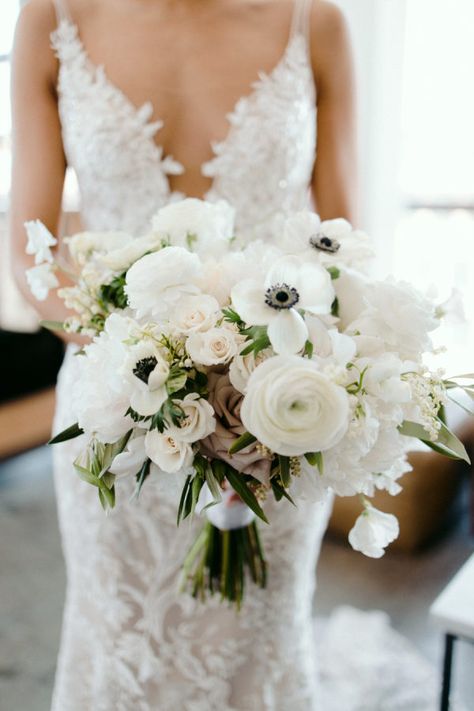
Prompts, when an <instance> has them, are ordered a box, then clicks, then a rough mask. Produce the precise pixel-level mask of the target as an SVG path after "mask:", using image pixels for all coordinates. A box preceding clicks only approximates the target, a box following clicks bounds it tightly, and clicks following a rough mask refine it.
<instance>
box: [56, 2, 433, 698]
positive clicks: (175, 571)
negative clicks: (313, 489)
mask: <svg viewBox="0 0 474 711" xmlns="http://www.w3.org/2000/svg"><path fill="white" fill-rule="evenodd" d="M310 2H311V0H296V2H295V7H294V13H293V21H292V27H291V31H290V36H289V41H288V45H287V47H286V49H285V51H284V54H283V56H282V58H281V59H280V61H279V62H278V64H277V65H276V66H275V68H274V69H273V71H272V72H270V73H269V74H263V73H261V74H260V76H259V79H258V81H257V82H255V84H254V85H253V86H252V88H251V92H250V93H249V95H248V96H245V97H243V98H241V99H239V101H238V102H237V104H236V106H235V108H234V109H233V111H232V112H231V113H230V114H229V115H228V117H227V118H228V122H229V132H228V135H227V137H226V138H225V140H223V141H222V142H220V143H217V144H214V145H213V146H212V149H213V158H212V160H210V161H208V162H207V163H205V164H204V165H203V166H202V172H203V174H204V175H206V176H208V177H210V178H212V186H211V188H210V190H209V191H208V193H207V195H206V199H209V200H217V199H220V198H225V199H227V200H229V201H230V202H231V203H232V204H233V205H234V206H235V207H236V209H237V228H238V229H237V231H238V232H239V231H241V232H245V229H246V228H248V227H249V226H250V225H254V224H256V223H258V222H259V221H261V220H264V219H265V217H267V216H270V215H271V214H272V213H274V212H275V211H277V210H297V209H302V208H304V207H308V206H309V204H310V203H309V190H308V185H309V183H310V179H311V174H312V170H313V165H314V160H315V149H316V91H315V85H314V81H313V75H312V71H311V65H310V59H309V44H308V12H309V8H310ZM63 3H64V0H62V1H61V0H57V2H56V5H57V12H58V26H57V28H56V30H55V31H54V32H53V34H52V37H51V41H52V46H53V48H54V50H55V52H56V54H57V56H58V59H59V77H58V102H59V112H60V118H61V124H62V132H63V141H64V148H65V152H66V155H67V160H68V164H69V165H70V166H72V167H73V169H74V170H75V173H76V175H77V179H78V184H79V188H80V193H81V203H82V207H81V216H82V221H83V223H84V225H85V227H86V228H87V229H91V230H110V229H124V230H127V231H131V232H132V233H134V234H136V235H139V234H140V233H142V232H144V231H146V230H147V228H148V226H149V221H150V218H151V216H152V214H153V213H154V212H155V211H156V209H157V208H158V207H160V206H162V205H165V204H166V203H168V202H170V201H172V200H176V199H179V197H180V195H179V194H177V193H173V192H172V191H171V190H170V187H169V182H168V176H169V175H174V174H178V173H180V172H182V171H183V167H182V166H181V165H180V164H179V163H178V162H177V161H176V160H174V159H173V158H172V157H171V156H166V155H164V153H163V149H162V148H161V147H160V145H159V144H158V143H157V142H156V138H155V135H156V134H158V132H159V129H160V128H161V126H162V122H161V121H151V116H152V114H153V107H152V106H151V104H150V103H145V104H144V105H143V106H141V107H139V108H136V107H135V106H134V105H133V104H132V103H131V101H130V100H129V99H128V98H127V97H126V96H125V95H124V93H123V92H122V91H120V90H119V89H118V88H117V87H116V86H115V85H113V84H112V83H111V82H110V81H109V79H108V78H107V75H106V73H105V71H104V68H103V67H101V66H95V65H93V64H92V62H91V61H90V59H89V58H88V55H87V53H86V50H85V48H84V46H83V44H82V42H81V39H80V36H79V33H78V28H77V26H76V25H75V24H74V22H73V21H72V19H71V17H70V16H69V14H68V11H67V8H66V7H65V6H64V4H63ZM158 135H159V134H158ZM75 379H76V375H75V356H74V349H73V348H71V347H70V348H69V349H68V352H67V355H66V358H65V362H64V365H63V367H62V370H61V373H60V377H59V382H58V391H57V413H56V420H55V429H56V431H58V430H61V429H63V428H64V427H66V426H68V425H70V424H71V423H72V422H73V421H74V415H73V413H72V412H71V411H70V403H69V392H70V389H71V384H72V383H73V382H74V381H75ZM82 444H83V443H82V442H81V441H80V440H74V441H72V442H69V443H65V444H63V445H58V446H57V447H55V449H54V458H55V483H56V490H57V499H58V511H59V521H60V529H61V534H62V540H63V548H64V554H65V560H66V566H67V575H68V587H67V594H66V603H65V611H64V621H63V631H62V639H61V648H60V654H59V659H58V668H57V676H56V684H55V690H54V696H53V711H172V710H173V711H290V710H291V711H328V710H329V709H334V711H335V710H336V709H337V710H338V711H350V710H352V709H353V710H354V711H355V710H356V709H360V711H362V709H363V710H364V711H383V710H387V711H388V710H390V711H395V710H396V709H399V710H400V711H401V710H402V709H403V711H425V710H427V709H429V708H430V709H431V708H434V705H431V703H432V702H433V695H432V694H431V696H430V693H428V692H427V689H430V688H433V684H432V683H431V678H430V679H429V680H427V679H428V677H427V676H426V674H425V676H424V677H423V682H424V691H423V690H421V691H420V684H419V683H418V682H419V681H420V678H419V676H418V677H416V674H415V676H414V672H413V671H412V670H411V667H412V666H413V664H411V663H410V654H409V653H408V651H407V649H406V648H405V647H403V643H402V648H400V644H398V642H399V640H398V638H397V637H396V635H394V634H392V633H391V632H390V631H389V627H388V625H387V623H386V622H385V621H384V620H382V619H381V618H380V616H377V615H375V617H374V616H370V615H369V616H364V615H363V613H356V612H355V611H354V612H351V611H350V610H345V611H340V612H339V613H338V614H337V616H336V617H335V618H333V619H332V621H331V622H330V623H329V625H328V629H327V630H326V632H324V633H321V634H324V635H325V640H326V641H325V643H324V654H325V658H324V664H323V672H324V674H323V677H322V679H323V683H322V685H321V686H320V685H319V681H318V679H319V678H320V675H319V674H318V672H317V665H316V646H317V645H316V644H315V635H314V626H313V622H312V600H313V593H314V586H315V566H316V561H317V558H318V554H319V549H320V545H321V539H322V536H323V534H324V531H325V529H326V525H327V521H328V515H329V512H330V508H331V503H332V502H331V500H330V499H329V498H328V500H327V501H326V502H324V503H323V504H312V503H308V502H306V503H305V502H302V503H300V504H299V505H298V508H294V507H293V506H291V505H290V504H289V503H288V502H286V501H282V502H280V503H279V504H275V503H273V504H272V503H271V502H269V503H268V506H267V515H268V516H269V518H270V521H271V526H264V525H261V526H260V529H261V533H262V538H263V543H264V547H265V551H266V555H267V558H268V563H269V576H268V587H267V588H266V589H265V590H260V589H258V588H256V587H255V586H253V585H251V584H249V586H248V588H247V591H246V599H245V604H244V609H243V611H242V612H241V613H240V614H238V613H236V612H235V611H233V610H232V609H229V608H228V607H227V606H226V605H223V604H221V603H220V602H219V600H218V599H217V598H210V599H208V600H207V601H206V602H205V604H203V603H202V602H196V601H195V600H194V599H193V598H192V597H191V596H189V595H187V594H185V593H180V592H179V590H178V583H179V575H180V564H181V562H182V560H183V557H184V555H185V553H186V552H187V550H188V548H189V545H190V543H191V541H192V539H193V536H194V535H195V532H196V530H197V529H198V527H199V526H200V525H202V522H201V521H200V520H194V521H192V522H185V523H184V525H181V526H180V528H179V529H177V527H176V510H177V501H176V498H175V497H174V496H173V495H170V496H168V497H165V496H163V495H161V494H158V492H157V491H156V490H155V487H154V482H153V480H152V479H149V480H148V481H147V482H146V484H145V487H144V489H143V490H142V495H141V498H140V499H139V501H138V502H136V501H131V500H130V499H131V494H132V490H133V483H134V482H132V481H130V480H127V479H125V480H121V481H120V486H118V487H117V488H118V503H117V507H116V509H115V510H114V511H113V512H112V513H111V514H110V515H108V516H105V515H104V513H103V511H102V509H101V507H100V505H99V502H98V498H97V494H96V491H95V490H94V489H93V488H92V487H90V486H88V485H87V484H85V483H84V482H82V481H81V480H80V479H79V478H78V477H77V476H76V475H75V473H74V472H73V469H72V461H73V459H74V458H75V456H76V455H77V453H78V451H79V450H80V448H81V446H82ZM341 615H342V617H341ZM361 615H362V619H361ZM362 630H365V633H364V634H362V636H361V635H360V633H361V631H362ZM355 638H358V639H359V640H360V639H362V640H365V645H364V647H363V648H362V647H361V646H360V644H359V646H358V647H357V649H356V648H354V655H353V656H352V655H351V653H350V650H351V647H350V644H354V639H355ZM387 640H388V641H387ZM394 640H395V641H394ZM397 640H398V642H397ZM317 642H318V643H320V642H321V638H320V637H319V639H318V640H317ZM397 644H398V646H397ZM382 650H385V651H382ZM328 655H329V656H328ZM399 657H403V658H404V659H405V660H406V661H407V664H406V665H405V667H404V669H403V670H401V669H400V667H401V666H403V664H401V662H400V660H399ZM394 659H396V660H397V663H396V666H395V668H396V669H397V670H399V672H400V673H399V677H398V679H396V680H394V679H393V678H392V677H390V678H389V685H387V683H385V681H384V678H383V674H381V673H380V672H381V664H382V662H383V664H386V663H387V662H388V663H392V664H393V661H394ZM411 662H413V659H412V660H411ZM364 664H365V667H364ZM415 666H416V665H415ZM358 669H359V670H360V671H358ZM423 673H424V672H423ZM428 676H429V675H428ZM399 681H402V682H403V684H402V686H403V688H401V689H398V686H399V684H398V682H399ZM414 682H415V683H414ZM374 686H375V687H377V688H375V689H374V688H373V687H374ZM422 686H423V685H422Z"/></svg>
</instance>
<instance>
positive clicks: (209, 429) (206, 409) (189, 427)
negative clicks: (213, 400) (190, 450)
mask: <svg viewBox="0 0 474 711" xmlns="http://www.w3.org/2000/svg"><path fill="white" fill-rule="evenodd" d="M174 403H175V404H176V405H178V406H179V407H181V408H182V410H183V411H184V413H185V415H186V419H184V420H182V421H181V423H180V425H179V427H178V426H175V425H171V426H170V427H169V428H168V430H167V433H168V434H171V435H173V436H176V438H177V439H179V440H180V442H189V443H191V444H192V443H193V442H198V441H199V440H201V439H204V438H205V437H208V436H209V435H210V434H212V433H213V432H214V430H215V429H216V420H215V417H214V410H213V408H212V406H211V405H210V404H209V403H208V401H207V400H205V399H204V398H201V397H199V395H198V394H197V393H190V394H189V395H186V397H185V398H184V399H183V400H174Z"/></svg>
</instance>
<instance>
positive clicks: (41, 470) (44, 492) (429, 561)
mask: <svg viewBox="0 0 474 711" xmlns="http://www.w3.org/2000/svg"><path fill="white" fill-rule="evenodd" d="M50 454H51V452H50V450H48V449H46V448H41V449H38V450H34V451H32V452H28V453H26V454H23V455H21V456H19V457H16V458H14V459H10V460H8V461H6V462H3V463H0V571H1V573H0V711H47V709H49V703H50V696H51V688H52V684H53V678H54V667H55V657H56V651H57V646H58V640H59V632H60V611H61V607H62V602H63V594H64V582H65V579H64V570H63V563H62V558H61V549H60V541H59V536H58V531H57V522H56V512H55V505H54V498H53V489H52V481H51V458H50ZM466 519H467V517H466V516H465V517H464V518H463V520H462V522H461V523H460V524H459V525H458V526H457V527H456V528H455V530H452V531H451V532H450V533H449V535H447V536H445V537H444V538H443V539H442V540H440V541H439V542H438V543H437V544H436V545H434V546H432V547H430V548H429V549H428V550H426V551H425V552H424V553H422V554H419V555H417V556H408V555H404V554H401V553H398V554H397V553H394V552H392V553H389V554H387V555H386V556H385V557H384V558H382V559H381V560H376V561H375V560H370V559H367V558H364V557H363V556H361V555H359V554H357V553H354V552H353V551H351V550H350V548H349V547H348V546H345V545H344V544H341V543H339V542H336V541H332V540H327V541H326V542H325V544H324V546H323V551H322V556H321V561H320V565H319V574H318V578H319V582H318V595H317V605H316V613H317V614H319V615H326V614H328V613H329V612H330V611H331V609H333V607H334V606H336V605H340V604H351V605H354V606H356V607H359V608H361V609H372V608H378V609H382V610H385V611H386V612H388V613H389V615H390V616H391V618H392V622H393V625H394V626H395V628H396V629H398V630H399V631H400V632H402V633H403V634H405V635H406V636H407V637H409V638H410V639H411V640H412V641H413V642H414V643H415V644H416V646H417V647H418V648H419V649H420V650H421V651H422V652H423V654H424V655H425V656H426V657H427V658H428V659H429V660H431V661H432V663H433V664H435V665H438V664H439V663H440V657H441V649H442V645H441V637H440V634H439V632H438V631H437V630H436V629H434V628H433V627H432V626H431V625H430V622H429V619H428V607H429V605H430V603H431V602H432V600H433V599H434V598H435V597H436V595H437V594H438V592H439V591H440V590H441V589H442V588H443V587H444V586H445V584H446V583H447V581H448V580H449V579H450V577H451V576H452V575H453V574H454V573H455V571H456V570H457V569H458V568H459V567H460V565H462V563H463V562H464V561H465V560H466V559H467V558H468V557H469V555H470V554H471V553H473V552H474V540H473V539H472V537H471V538H470V537H469V535H468V525H467V520H466ZM473 600H474V593H473ZM473 672H474V646H470V645H468V644H466V643H462V644H460V645H459V648H458V650H457V656H456V664H455V674H454V680H455V687H456V690H458V691H459V693H460V695H461V696H462V698H463V700H464V703H465V705H466V707H467V709H468V711H471V710H473V711H474V673H473ZM341 711H343V710H341ZM407 711H410V709H407Z"/></svg>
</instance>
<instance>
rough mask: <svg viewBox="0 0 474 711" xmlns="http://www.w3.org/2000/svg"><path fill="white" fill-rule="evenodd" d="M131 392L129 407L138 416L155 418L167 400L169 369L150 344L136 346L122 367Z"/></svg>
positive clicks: (144, 343)
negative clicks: (152, 416) (153, 416)
mask: <svg viewBox="0 0 474 711" xmlns="http://www.w3.org/2000/svg"><path fill="white" fill-rule="evenodd" d="M123 375H124V377H125V380H126V381H127V383H128V384H129V385H130V386H131V388H130V405H131V406H132V408H133V410H135V412H138V414H139V415H143V416H149V415H154V414H155V413H156V412H158V410H159V409H160V407H161V406H162V404H163V403H164V401H165V400H166V398H167V397H168V393H167V390H166V380H167V378H168V375H169V365H168V363H167V362H166V361H165V359H164V358H163V356H162V355H161V353H160V352H159V350H158V348H156V346H155V345H154V344H153V343H152V342H151V341H149V342H146V341H144V342H142V343H139V344H137V345H136V346H133V347H132V348H131V350H130V353H129V355H128V357H127V358H126V360H125V363H124V367H123Z"/></svg>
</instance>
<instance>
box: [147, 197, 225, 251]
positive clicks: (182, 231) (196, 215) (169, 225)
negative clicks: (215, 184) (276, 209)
mask: <svg viewBox="0 0 474 711" xmlns="http://www.w3.org/2000/svg"><path fill="white" fill-rule="evenodd" d="M234 219H235V210H234V208H233V207H231V205H229V203H228V202H226V201H225V200H219V201H218V202H216V203H210V202H206V201H204V200H198V199H197V198H186V199H185V200H181V201H179V202H175V203H171V204H170V205H166V206H165V207H162V208H161V209H160V210H159V211H158V212H157V213H156V215H155V217H154V218H153V231H154V232H156V233H157V234H159V235H160V236H161V237H164V238H166V239H168V240H169V243H170V244H171V245H174V246H177V247H187V248H188V249H190V250H192V251H194V252H197V253H198V254H200V255H201V256H205V255H206V254H209V255H212V256H216V255H218V254H221V253H223V252H225V251H226V250H227V249H228V247H229V244H230V240H231V239H232V237H233V235H234Z"/></svg>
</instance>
